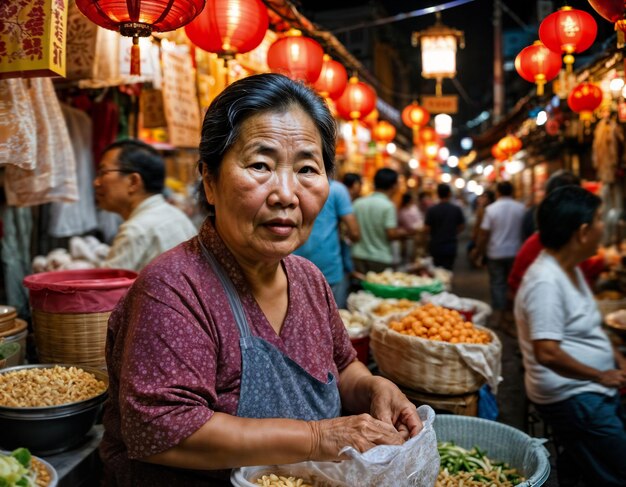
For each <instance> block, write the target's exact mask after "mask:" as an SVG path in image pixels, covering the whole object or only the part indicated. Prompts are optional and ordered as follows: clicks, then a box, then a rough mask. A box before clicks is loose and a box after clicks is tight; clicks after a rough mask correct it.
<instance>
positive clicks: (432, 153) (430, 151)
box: [424, 140, 441, 167]
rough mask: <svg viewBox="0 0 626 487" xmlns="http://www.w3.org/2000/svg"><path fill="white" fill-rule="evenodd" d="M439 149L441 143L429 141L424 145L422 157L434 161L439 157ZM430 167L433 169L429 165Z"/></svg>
mask: <svg viewBox="0 0 626 487" xmlns="http://www.w3.org/2000/svg"><path fill="white" fill-rule="evenodd" d="M439 149H441V143H440V142H439V141H437V140H429V141H427V142H425V143H424V155H425V156H426V158H427V159H428V160H429V161H434V160H435V159H437V157H439ZM431 167H433V166H432V165H431Z"/></svg>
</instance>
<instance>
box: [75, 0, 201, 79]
mask: <svg viewBox="0 0 626 487" xmlns="http://www.w3.org/2000/svg"><path fill="white" fill-rule="evenodd" d="M204 4H205V0H176V1H175V2H174V1H172V0H126V1H120V0H76V6H77V7H78V8H79V10H80V11H81V12H82V13H83V14H85V16H86V17H87V18H88V19H89V20H91V21H92V22H93V23H95V24H97V25H99V26H100V27H104V28H105V29H109V30H114V31H117V32H119V33H120V34H122V35H123V36H126V37H132V38H133V47H132V49H131V57H130V74H134V75H139V74H141V67H140V53H139V38H140V37H148V36H150V35H151V34H152V32H153V31H155V32H167V31H170V30H176V29H178V28H179V27H182V26H184V25H185V24H188V23H189V22H191V21H192V20H193V19H194V17H196V16H197V15H198V14H199V13H200V12H201V11H202V9H203V8H204Z"/></svg>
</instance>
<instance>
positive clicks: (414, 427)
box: [370, 377, 422, 440]
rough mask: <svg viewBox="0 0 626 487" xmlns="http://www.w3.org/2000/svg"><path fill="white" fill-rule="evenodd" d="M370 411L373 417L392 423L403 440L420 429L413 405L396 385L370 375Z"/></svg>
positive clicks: (419, 421) (420, 423)
mask: <svg viewBox="0 0 626 487" xmlns="http://www.w3.org/2000/svg"><path fill="white" fill-rule="evenodd" d="M372 381H373V382H372V385H371V404H370V413H371V415H372V416H373V417H375V418H378V419H380V420H381V421H383V422H385V423H387V424H390V425H393V426H394V427H395V428H396V430H397V431H398V432H399V433H400V434H402V436H403V438H404V439H405V440H408V439H409V438H413V437H414V436H415V435H417V434H418V433H419V432H420V431H421V430H422V421H421V420H420V418H419V416H418V414H417V409H416V408H415V405H414V404H413V403H412V402H411V401H409V400H408V399H407V397H406V396H405V395H404V394H403V393H402V391H401V390H400V389H398V386H396V385H395V384H394V383H393V382H391V381H390V380H387V379H385V378H383V377H372Z"/></svg>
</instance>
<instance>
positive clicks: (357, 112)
mask: <svg viewBox="0 0 626 487" xmlns="http://www.w3.org/2000/svg"><path fill="white" fill-rule="evenodd" d="M335 106H336V107H337V113H338V114H339V116H340V117H341V118H344V119H346V120H353V121H356V120H361V119H363V118H365V117H367V115H368V114H369V113H370V112H371V111H372V110H374V108H375V107H376V92H375V91H374V89H373V88H372V87H370V86H369V85H368V84H366V83H363V82H362V81H359V78H357V77H356V76H352V77H351V78H350V81H348V86H346V89H345V90H344V92H343V94H342V95H341V96H340V97H339V99H338V100H337V102H336V104H335Z"/></svg>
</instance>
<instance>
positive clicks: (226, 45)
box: [185, 0, 269, 59]
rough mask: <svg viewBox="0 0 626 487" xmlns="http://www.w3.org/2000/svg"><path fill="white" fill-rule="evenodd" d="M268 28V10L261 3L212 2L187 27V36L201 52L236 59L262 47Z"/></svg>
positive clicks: (255, 0) (256, 0)
mask: <svg viewBox="0 0 626 487" xmlns="http://www.w3.org/2000/svg"><path fill="white" fill-rule="evenodd" d="M268 27H269V16H268V15H267V8H266V7H265V5H264V4H263V2H261V0H211V1H210V2H209V3H207V6H206V8H205V9H204V10H203V11H202V13H201V14H200V15H198V16H197V17H196V18H195V19H194V20H193V22H191V23H189V24H187V25H186V26H185V33H186V34H187V37H189V40H190V41H191V42H193V43H194V44H195V45H196V46H198V47H199V48H200V49H204V50H205V51H208V52H214V53H216V54H217V55H218V56H219V57H220V58H223V59H233V58H234V57H235V54H243V53H245V52H248V51H251V50H252V49H254V48H255V47H257V46H258V45H259V44H261V42H262V41H263V38H264V37H265V33H266V32H267V28H268Z"/></svg>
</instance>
